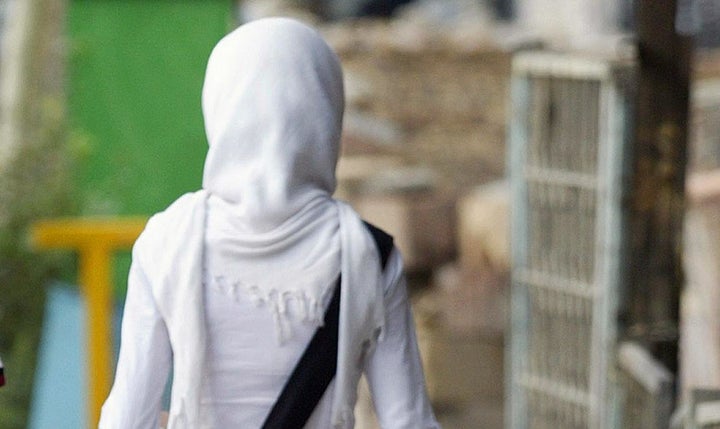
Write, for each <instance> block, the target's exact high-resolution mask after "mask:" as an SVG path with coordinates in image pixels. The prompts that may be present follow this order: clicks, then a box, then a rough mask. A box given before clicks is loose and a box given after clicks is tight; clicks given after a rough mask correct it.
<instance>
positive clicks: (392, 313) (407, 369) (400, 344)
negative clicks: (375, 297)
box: [365, 250, 440, 429]
mask: <svg viewBox="0 0 720 429" xmlns="http://www.w3.org/2000/svg"><path fill="white" fill-rule="evenodd" d="M384 278H385V281H386V284H387V285H388V288H387V289H386V291H385V313H386V320H385V328H384V333H383V336H382V338H381V339H380V340H379V341H378V343H377V346H376V348H375V351H374V352H373V353H372V354H371V355H370V356H369V357H368V361H367V363H366V369H365V375H366V377H367V380H368V384H369V386H370V392H371V394H372V398H373V403H374V405H375V412H376V414H377V417H378V421H379V422H380V426H381V427H382V428H387V429H439V428H440V426H439V425H438V423H437V421H436V420H435V416H434V414H433V411H432V407H431V405H430V400H429V399H428V396H427V391H426V389H425V378H424V376H423V369H422V363H421V361H420V353H419V352H418V345H417V338H416V336H415V326H414V323H413V318H412V313H411V311H410V304H409V301H408V295H407V285H406V282H405V277H404V275H403V274H402V260H401V258H400V254H399V252H398V251H397V250H394V251H393V253H392V254H391V256H390V260H389V263H388V266H387V268H386V270H385V273H384Z"/></svg>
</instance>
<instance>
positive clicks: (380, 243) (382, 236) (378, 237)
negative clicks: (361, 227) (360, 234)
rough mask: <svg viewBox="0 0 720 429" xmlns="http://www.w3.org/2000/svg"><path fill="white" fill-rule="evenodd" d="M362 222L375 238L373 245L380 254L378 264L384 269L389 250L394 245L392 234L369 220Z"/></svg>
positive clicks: (390, 250)
mask: <svg viewBox="0 0 720 429" xmlns="http://www.w3.org/2000/svg"><path fill="white" fill-rule="evenodd" d="M363 223H364V224H365V227H366V228H367V230H368V231H369V232H370V234H371V235H372V236H373V239H374V240H375V245H376V246H377V249H378V253H379V254H380V266H381V267H382V269H383V270H385V266H386V265H387V262H388V259H389V258H390V252H392V250H393V247H394V245H393V238H392V235H390V234H388V233H387V232H385V231H383V230H382V229H380V228H378V227H376V226H375V225H373V224H371V223H369V222H365V221H363Z"/></svg>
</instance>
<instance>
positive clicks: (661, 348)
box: [623, 0, 692, 374]
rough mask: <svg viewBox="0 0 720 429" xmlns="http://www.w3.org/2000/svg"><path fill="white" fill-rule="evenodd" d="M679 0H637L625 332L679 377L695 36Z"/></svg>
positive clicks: (624, 312)
mask: <svg viewBox="0 0 720 429" xmlns="http://www.w3.org/2000/svg"><path fill="white" fill-rule="evenodd" d="M676 11H677V1H676V0H639V1H638V2H637V11H636V17H637V38H638V57H639V58H638V59H639V81H638V88H637V94H636V100H635V101H636V104H635V105H636V109H637V110H636V115H637V116H636V125H635V141H634V143H633V148H632V167H631V170H630V171H631V173H630V177H629V179H630V183H629V186H630V191H629V193H628V201H627V204H628V209H629V210H628V213H629V219H628V221H629V233H630V240H629V246H630V249H629V257H630V258H631V260H630V268H629V272H628V280H629V281H628V294H627V296H626V300H625V303H624V309H623V310H624V311H623V316H624V321H625V322H626V325H625V327H626V328H627V329H626V330H625V334H626V335H627V337H629V338H631V339H633V340H637V341H639V342H640V343H641V344H643V345H644V346H645V347H647V348H648V349H649V350H650V351H651V353H652V354H653V355H654V356H655V357H656V358H657V359H658V360H659V361H660V362H661V363H662V364H663V365H664V366H665V367H666V368H668V369H669V370H670V371H671V372H672V373H673V374H677V371H678V359H677V353H678V326H679V325H678V319H679V317H678V315H679V301H680V290H681V285H682V283H683V273H682V259H681V247H682V240H681V237H682V222H683V212H684V209H685V195H684V183H685V166H686V164H687V138H688V101H689V87H690V59H691V55H692V47H691V46H692V45H691V38H690V37H688V36H684V35H680V34H678V32H677V31H676V26H675V21H676V13H677V12H676Z"/></svg>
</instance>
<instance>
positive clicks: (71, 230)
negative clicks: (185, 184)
mask: <svg viewBox="0 0 720 429" xmlns="http://www.w3.org/2000/svg"><path fill="white" fill-rule="evenodd" d="M146 222H147V219H145V218H127V219H92V218H85V219H83V218H78V219H57V220H46V221H40V222H38V223H36V224H35V225H33V227H32V230H31V242H32V243H33V245H34V246H35V247H36V248H38V249H67V250H72V251H75V252H77V253H78V256H79V257H80V261H79V272H78V277H79V279H78V280H79V283H80V287H81V292H82V294H83V297H84V298H85V302H86V305H87V309H86V310H87V312H86V314H87V318H86V323H87V339H86V341H87V353H88V360H87V383H88V427H97V424H98V420H99V419H100V408H101V407H102V404H103V401H104V400H105V398H106V397H107V394H108V393H109V392H110V383H111V380H112V329H111V321H112V280H111V276H112V272H113V271H112V268H113V254H114V253H115V252H116V251H117V250H122V249H129V248H130V247H132V245H133V243H134V242H135V240H136V239H137V237H138V235H140V232H141V231H142V230H143V228H144V227H145V223H146Z"/></svg>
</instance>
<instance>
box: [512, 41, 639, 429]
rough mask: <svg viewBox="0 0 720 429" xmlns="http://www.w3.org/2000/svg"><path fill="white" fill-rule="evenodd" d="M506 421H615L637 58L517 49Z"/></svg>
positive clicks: (554, 425) (553, 427) (565, 424)
mask: <svg viewBox="0 0 720 429" xmlns="http://www.w3.org/2000/svg"><path fill="white" fill-rule="evenodd" d="M512 73H513V75H512V108H513V114H512V122H511V125H510V142H509V151H510V156H509V159H510V177H511V184H512V194H513V197H512V198H513V206H512V230H513V234H512V248H513V268H512V293H511V297H512V298H511V331H510V341H509V342H508V350H507V356H508V367H509V369H510V371H508V373H509V376H508V381H507V388H508V393H509V397H508V401H507V404H508V405H507V406H508V409H507V413H506V416H507V420H506V421H507V427H508V428H510V429H522V428H538V429H545V428H547V429H558V428H597V429H606V428H608V427H613V426H614V423H615V422H614V421H612V420H613V418H614V417H613V415H614V413H613V412H612V404H613V401H612V400H611V399H612V397H613V389H614V388H613V386H611V385H610V384H611V383H610V382H609V380H608V371H609V369H610V368H612V364H613V361H614V358H615V342H616V331H617V328H616V324H617V323H616V316H615V314H616V307H617V302H618V300H619V296H618V294H619V292H620V281H621V275H620V273H621V268H622V264H623V258H622V252H623V247H624V246H623V245H622V237H623V233H622V225H623V221H622V219H623V215H622V211H621V198H622V191H623V183H622V177H623V170H624V167H623V165H624V162H623V161H624V159H625V153H626V148H627V147H628V145H627V141H628V135H629V129H628V126H627V124H628V120H627V119H628V106H629V103H628V85H627V82H628V81H629V79H630V78H631V73H632V66H631V64H629V63H627V62H625V63H622V62H619V61H610V60H603V59H596V58H595V59H594V58H583V57H578V56H572V55H563V54H557V53H547V52H526V53H520V54H518V55H516V57H515V58H514V60H513V69H512Z"/></svg>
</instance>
